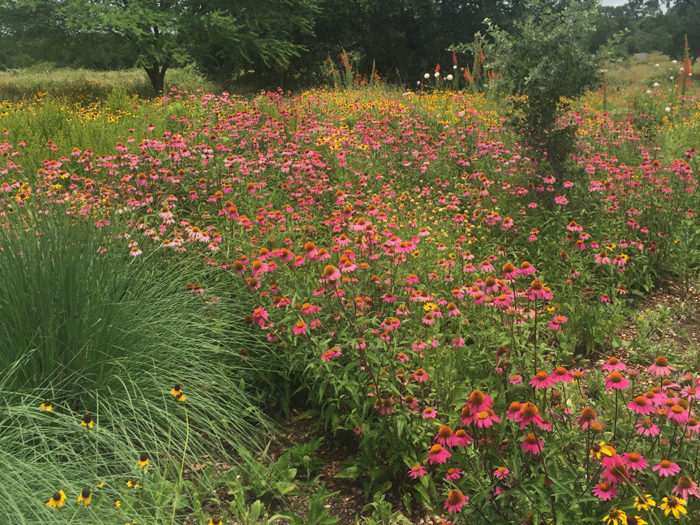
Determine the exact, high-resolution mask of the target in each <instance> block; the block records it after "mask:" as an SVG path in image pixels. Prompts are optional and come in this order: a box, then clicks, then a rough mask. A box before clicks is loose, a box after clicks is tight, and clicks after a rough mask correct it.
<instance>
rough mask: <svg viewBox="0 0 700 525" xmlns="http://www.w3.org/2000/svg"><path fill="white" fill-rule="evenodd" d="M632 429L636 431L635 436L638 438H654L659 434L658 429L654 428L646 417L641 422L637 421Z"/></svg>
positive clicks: (652, 423)
mask: <svg viewBox="0 0 700 525" xmlns="http://www.w3.org/2000/svg"><path fill="white" fill-rule="evenodd" d="M634 428H636V429H637V434H638V435H640V436H647V437H656V436H658V435H659V433H660V432H661V430H660V429H659V427H658V426H656V425H655V424H654V422H653V421H652V420H651V419H649V418H648V417H647V418H644V419H642V420H641V421H637V424H636V425H635V426H634Z"/></svg>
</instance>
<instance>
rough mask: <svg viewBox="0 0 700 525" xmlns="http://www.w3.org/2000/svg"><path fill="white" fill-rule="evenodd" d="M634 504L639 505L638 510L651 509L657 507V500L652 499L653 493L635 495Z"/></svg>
mask: <svg viewBox="0 0 700 525" xmlns="http://www.w3.org/2000/svg"><path fill="white" fill-rule="evenodd" d="M633 505H634V506H635V507H637V510H649V509H650V508H651V507H656V502H655V501H654V500H653V499H651V494H644V495H643V496H635V498H634V503H633Z"/></svg>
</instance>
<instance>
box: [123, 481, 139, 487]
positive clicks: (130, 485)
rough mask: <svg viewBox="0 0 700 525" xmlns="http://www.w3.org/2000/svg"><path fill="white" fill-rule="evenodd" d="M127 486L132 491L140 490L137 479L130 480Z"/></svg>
mask: <svg viewBox="0 0 700 525" xmlns="http://www.w3.org/2000/svg"><path fill="white" fill-rule="evenodd" d="M126 486H127V487H128V488H130V489H137V488H139V482H138V481H137V480H135V479H130V480H129V481H127V482H126Z"/></svg>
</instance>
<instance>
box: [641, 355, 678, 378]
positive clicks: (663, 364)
mask: <svg viewBox="0 0 700 525" xmlns="http://www.w3.org/2000/svg"><path fill="white" fill-rule="evenodd" d="M674 370H675V368H673V367H671V366H669V365H668V359H666V358H665V357H664V356H662V355H660V356H659V357H657V358H656V360H655V361H654V364H653V365H651V366H650V367H649V368H647V371H648V372H649V373H650V374H652V375H655V376H670V375H671V372H673V371H674Z"/></svg>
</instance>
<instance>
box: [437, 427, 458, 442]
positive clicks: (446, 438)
mask: <svg viewBox="0 0 700 525" xmlns="http://www.w3.org/2000/svg"><path fill="white" fill-rule="evenodd" d="M453 441H454V433H453V432H452V429H451V428H450V427H449V426H447V425H442V426H441V427H440V429H439V430H438V433H437V435H436V436H435V442H436V443H439V444H440V445H442V446H443V447H451V446H452V443H453Z"/></svg>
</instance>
